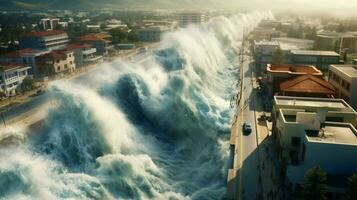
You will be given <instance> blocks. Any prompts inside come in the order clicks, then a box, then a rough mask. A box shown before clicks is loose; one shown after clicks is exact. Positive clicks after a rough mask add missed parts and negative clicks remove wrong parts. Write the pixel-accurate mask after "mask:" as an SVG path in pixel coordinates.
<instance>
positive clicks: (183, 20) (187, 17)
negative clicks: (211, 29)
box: [177, 12, 208, 27]
mask: <svg viewBox="0 0 357 200" xmlns="http://www.w3.org/2000/svg"><path fill="white" fill-rule="evenodd" d="M177 18H178V22H179V25H180V27H186V26H187V25H189V24H202V23H204V22H206V21H207V20H208V16H207V15H206V14H205V13H203V12H181V13H178V14H177Z"/></svg>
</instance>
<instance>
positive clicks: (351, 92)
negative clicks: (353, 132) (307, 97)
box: [328, 65, 357, 109]
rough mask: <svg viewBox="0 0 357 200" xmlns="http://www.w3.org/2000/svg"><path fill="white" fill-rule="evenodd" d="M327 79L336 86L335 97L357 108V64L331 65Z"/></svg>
mask: <svg viewBox="0 0 357 200" xmlns="http://www.w3.org/2000/svg"><path fill="white" fill-rule="evenodd" d="M328 81H329V82H330V83H331V84H332V85H333V86H334V87H335V88H336V97H338V98H341V99H344V100H345V101H346V102H348V103H349V104H350V105H351V106H352V107H353V108H354V109H357V65H331V66H330V67H329V72H328Z"/></svg>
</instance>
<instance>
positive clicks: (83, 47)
mask: <svg viewBox="0 0 357 200" xmlns="http://www.w3.org/2000/svg"><path fill="white" fill-rule="evenodd" d="M66 49H67V50H71V51H73V55H74V58H75V59H74V62H75V63H76V68H80V67H83V66H87V65H90V64H93V63H97V62H100V61H103V56H101V55H97V49H96V48H93V47H92V46H91V45H89V44H71V45H68V46H67V48H66Z"/></svg>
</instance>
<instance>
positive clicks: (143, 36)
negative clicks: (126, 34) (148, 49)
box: [138, 26, 171, 42]
mask: <svg viewBox="0 0 357 200" xmlns="http://www.w3.org/2000/svg"><path fill="white" fill-rule="evenodd" d="M170 30H171V29H170V27H167V26H148V27H142V28H140V29H138V35H139V40H140V41H142V42H159V41H160V40H161V38H162V35H163V34H164V33H166V32H168V31H170Z"/></svg>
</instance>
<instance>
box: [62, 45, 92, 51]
mask: <svg viewBox="0 0 357 200" xmlns="http://www.w3.org/2000/svg"><path fill="white" fill-rule="evenodd" d="M88 48H92V45H90V44H69V45H67V47H66V49H68V50H73V49H88Z"/></svg>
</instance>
